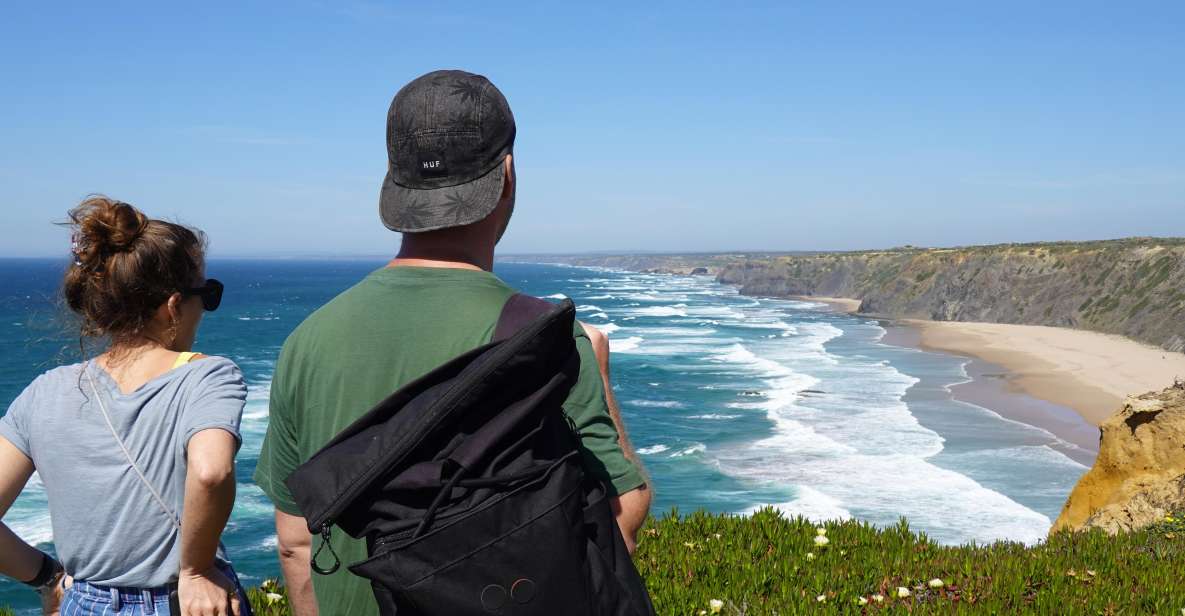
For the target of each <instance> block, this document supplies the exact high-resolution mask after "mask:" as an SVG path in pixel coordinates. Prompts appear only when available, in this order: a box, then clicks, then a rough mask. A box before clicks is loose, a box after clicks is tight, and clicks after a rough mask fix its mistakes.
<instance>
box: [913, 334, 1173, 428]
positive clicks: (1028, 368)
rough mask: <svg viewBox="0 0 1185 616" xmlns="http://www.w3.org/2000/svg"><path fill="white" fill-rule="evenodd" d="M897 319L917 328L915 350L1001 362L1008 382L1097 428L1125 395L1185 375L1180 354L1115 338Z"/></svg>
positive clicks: (1156, 387) (1159, 386)
mask: <svg viewBox="0 0 1185 616" xmlns="http://www.w3.org/2000/svg"><path fill="white" fill-rule="evenodd" d="M902 322H903V323H905V324H907V325H909V326H911V327H915V328H917V330H918V331H919V332H920V341H919V342H920V346H921V347H922V348H925V349H928V350H936V351H943V352H947V353H954V354H957V355H965V356H970V357H976V358H979V359H982V360H984V361H987V362H990V363H992V364H995V365H998V366H1001V367H1003V368H1005V369H1006V370H1007V374H1005V375H1003V378H1004V380H1005V381H1006V382H1007V383H1008V385H1009V386H1010V387H1013V388H1016V389H1019V390H1021V391H1024V392H1025V393H1027V394H1029V395H1032V396H1034V397H1037V398H1040V399H1042V400H1047V401H1049V402H1053V403H1054V404H1058V405H1062V406H1065V407H1069V408H1071V409H1074V410H1075V411H1077V412H1078V413H1079V414H1081V415H1082V417H1083V418H1084V419H1086V420H1087V421H1088V422H1090V423H1092V424H1094V425H1096V426H1097V425H1098V424H1099V423H1100V422H1102V421H1103V420H1104V419H1106V418H1107V417H1109V416H1110V415H1111V414H1112V413H1114V412H1115V411H1117V410H1119V406H1120V404H1121V403H1122V402H1123V399H1124V397H1126V396H1128V395H1131V394H1141V393H1144V392H1148V391H1153V390H1159V389H1163V388H1165V387H1168V386H1169V385H1171V384H1172V383H1173V380H1174V379H1175V378H1178V377H1180V378H1185V354H1181V353H1172V352H1169V351H1165V350H1164V349H1160V348H1157V347H1153V346H1150V345H1146V344H1141V343H1139V342H1135V341H1133V340H1130V339H1128V338H1124V337H1121V336H1113V335H1108V334H1100V333H1097V332H1089V331H1083V330H1076V329H1066V328H1060V327H1043V326H1039V325H1002V324H997V323H957V322H937V321H919V320H905V321H902Z"/></svg>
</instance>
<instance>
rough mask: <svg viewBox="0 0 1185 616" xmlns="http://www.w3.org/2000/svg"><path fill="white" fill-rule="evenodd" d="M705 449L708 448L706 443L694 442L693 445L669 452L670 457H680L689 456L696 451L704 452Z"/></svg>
mask: <svg viewBox="0 0 1185 616" xmlns="http://www.w3.org/2000/svg"><path fill="white" fill-rule="evenodd" d="M707 450H708V446H707V445H705V444H703V443H695V444H694V445H692V446H690V447H687V448H685V449H680V450H679V451H676V452H675V453H673V454H671V455H670V457H672V458H682V457H683V456H691V455H695V454H697V453H704V452H705V451H707Z"/></svg>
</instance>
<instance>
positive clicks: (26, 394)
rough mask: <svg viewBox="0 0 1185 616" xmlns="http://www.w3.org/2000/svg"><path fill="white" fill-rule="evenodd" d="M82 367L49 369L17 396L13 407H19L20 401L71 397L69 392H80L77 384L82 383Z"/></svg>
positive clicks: (77, 364)
mask: <svg viewBox="0 0 1185 616" xmlns="http://www.w3.org/2000/svg"><path fill="white" fill-rule="evenodd" d="M84 365H85V364H84V363H76V364H70V365H66V366H58V367H56V368H50V369H49V370H46V371H45V372H42V373H41V374H39V375H38V376H37V378H34V379H33V381H32V382H31V383H29V384H28V386H26V387H25V389H24V390H23V391H22V392H21V393H20V395H19V396H17V399H16V400H15V401H14V402H13V405H14V406H20V402H21V401H32V400H35V399H39V400H45V399H49V398H59V397H61V396H63V395H71V392H78V391H80V388H79V384H80V383H82V378H83V373H82V368H83V366H84Z"/></svg>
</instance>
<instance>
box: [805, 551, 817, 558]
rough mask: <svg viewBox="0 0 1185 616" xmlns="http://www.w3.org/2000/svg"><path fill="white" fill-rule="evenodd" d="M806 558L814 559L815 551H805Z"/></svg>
mask: <svg viewBox="0 0 1185 616" xmlns="http://www.w3.org/2000/svg"><path fill="white" fill-rule="evenodd" d="M806 559H807V560H814V559H815V553H814V552H807V553H806Z"/></svg>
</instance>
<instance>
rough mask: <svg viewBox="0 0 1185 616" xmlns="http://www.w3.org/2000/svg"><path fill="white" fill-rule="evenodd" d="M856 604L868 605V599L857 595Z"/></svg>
mask: <svg viewBox="0 0 1185 616" xmlns="http://www.w3.org/2000/svg"><path fill="white" fill-rule="evenodd" d="M856 605H868V599H865V598H864V597H856Z"/></svg>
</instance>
